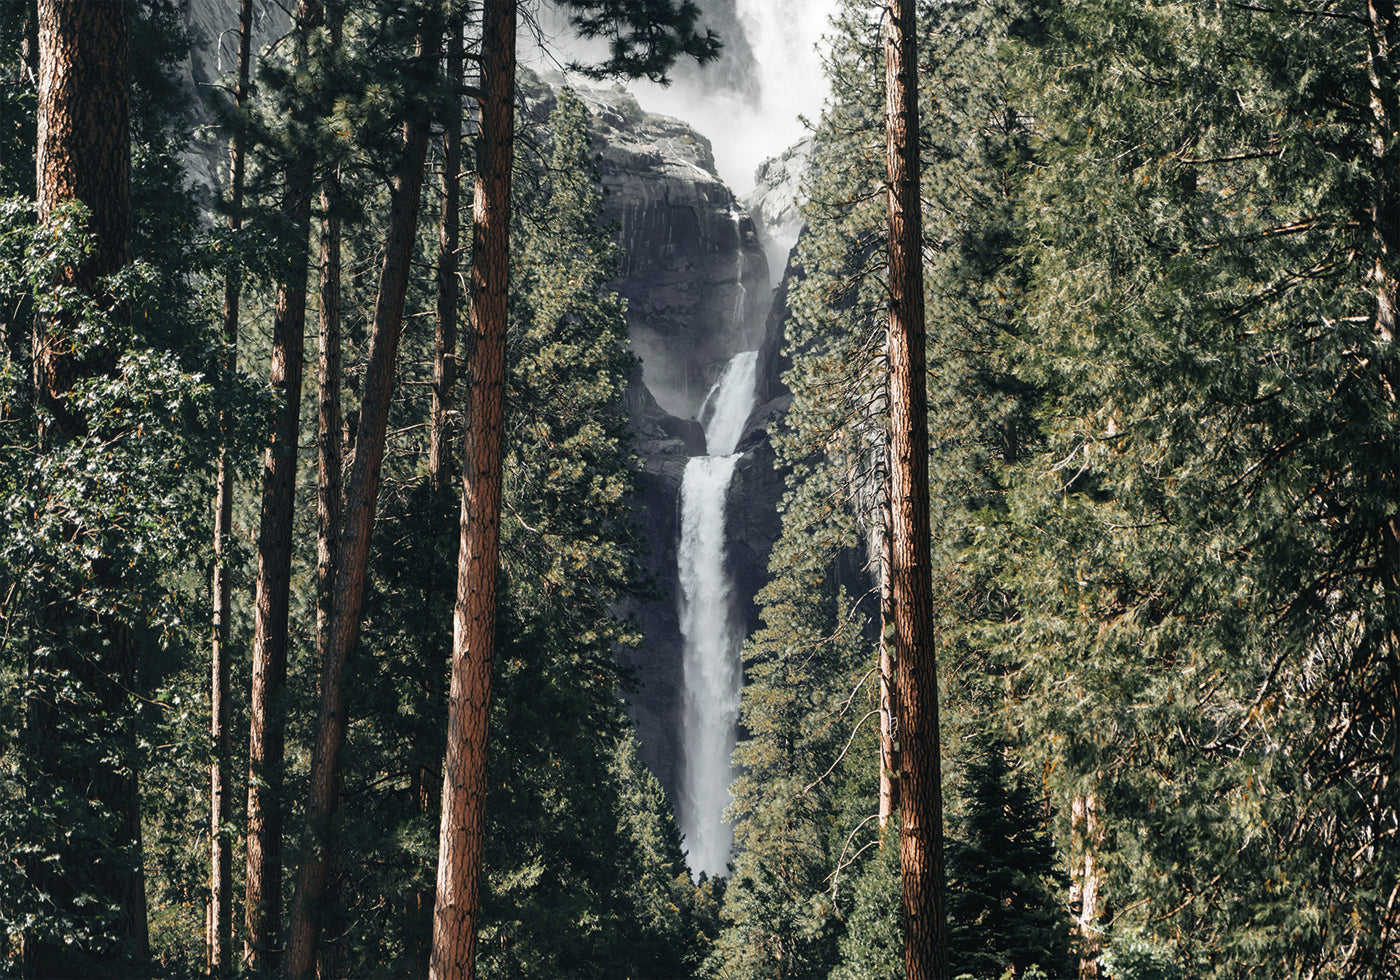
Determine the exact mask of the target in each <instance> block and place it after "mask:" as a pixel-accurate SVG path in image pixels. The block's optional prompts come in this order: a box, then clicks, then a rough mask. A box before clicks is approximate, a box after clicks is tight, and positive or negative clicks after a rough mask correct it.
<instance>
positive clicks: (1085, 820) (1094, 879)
mask: <svg viewBox="0 0 1400 980" xmlns="http://www.w3.org/2000/svg"><path fill="white" fill-rule="evenodd" d="M1069 819H1070V861H1071V866H1070V890H1069V905H1070V911H1071V914H1072V915H1073V916H1074V923H1073V932H1074V939H1075V952H1076V954H1077V956H1078V957H1079V969H1078V975H1079V980H1097V978H1098V977H1099V954H1100V953H1101V952H1102V951H1103V928H1102V922H1101V919H1102V910H1101V909H1100V908H1099V879H1100V877H1101V875H1100V872H1099V865H1098V849H1099V845H1100V843H1101V842H1102V840H1103V831H1102V830H1100V829H1099V814H1098V800H1097V798H1096V797H1095V795H1094V794H1093V793H1092V792H1088V793H1082V794H1081V793H1076V794H1075V795H1074V796H1073V798H1071V800H1070V818H1069ZM1076 906H1077V908H1076Z"/></svg>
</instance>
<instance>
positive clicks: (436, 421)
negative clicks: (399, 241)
mask: <svg viewBox="0 0 1400 980" xmlns="http://www.w3.org/2000/svg"><path fill="white" fill-rule="evenodd" d="M462 60H463V51H462V23H461V21H460V20H454V21H453V22H452V23H451V24H449V25H448V32H447V87H448V89H449V90H450V91H451V93H452V98H451V101H450V102H449V104H448V108H447V116H446V118H445V119H443V123H442V125H443V136H442V144H443V159H442V217H441V220H440V222H439V224H438V267H437V316H436V320H435V321H434V329H433V407H432V413H433V414H432V424H431V427H430V429H429V436H428V439H429V442H428V475H429V478H430V479H431V480H432V484H433V487H434V489H441V488H442V487H444V486H445V485H447V483H448V481H450V480H451V478H452V427H451V424H450V422H449V418H450V416H451V413H452V407H453V395H454V391H453V389H454V387H455V386H456V383H457V308H458V305H459V303H458V297H459V295H460V290H459V289H458V288H457V248H458V242H459V238H460V235H459V231H458V229H459V227H460V223H461V222H460V218H459V215H460V212H461V187H462V96H461V95H460V92H461V88H462Z"/></svg>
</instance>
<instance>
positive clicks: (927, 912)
mask: <svg viewBox="0 0 1400 980" xmlns="http://www.w3.org/2000/svg"><path fill="white" fill-rule="evenodd" d="M885 17H886V23H885V127H886V137H887V156H886V163H887V168H888V179H889V193H888V200H889V233H890V240H889V264H890V273H889V276H890V312H889V358H890V382H889V384H890V507H891V518H892V520H891V532H892V533H891V551H890V571H891V574H890V582H891V587H892V596H891V603H892V609H893V612H894V648H895V649H894V656H895V677H896V687H897V689H898V697H899V705H898V710H899V719H898V740H899V745H898V750H899V770H900V771H899V814H900V841H899V855H900V872H901V879H902V886H903V887H902V904H903V913H904V967H905V975H906V976H907V977H908V980H947V978H948V975H949V974H948V940H947V923H946V921H945V918H944V874H943V793H942V774H941V763H940V748H939V730H938V664H937V660H936V657H935V653H934V642H933V640H934V638H933V579H932V569H931V566H930V550H931V548H930V527H929V490H928V391H927V380H926V377H925V361H924V281H923V221H922V214H921V210H920V208H921V205H920V198H919V103H918V62H917V58H916V55H917V48H916V43H915V42H916V35H915V29H914V0H889V3H888V5H887V7H886V11H885Z"/></svg>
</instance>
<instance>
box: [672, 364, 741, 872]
mask: <svg viewBox="0 0 1400 980" xmlns="http://www.w3.org/2000/svg"><path fill="white" fill-rule="evenodd" d="M757 364H758V352H757V351H747V352H745V353H742V354H736V355H735V356H734V357H733V358H731V359H730V361H729V363H728V364H727V365H726V366H725V369H724V373H723V374H722V375H720V379H719V380H718V381H717V382H715V385H714V387H712V388H711V389H710V393H709V394H708V395H707V396H706V398H705V402H704V404H703V405H701V407H700V421H701V423H702V424H703V425H704V426H705V448H706V449H707V450H709V455H708V456H696V457H693V458H692V459H691V460H690V461H689V462H688V463H687V464H686V467H685V477H684V480H683V482H682V484H681V540H680V550H679V558H678V561H679V571H680V580H681V600H680V620H681V635H682V636H683V637H684V639H685V654H684V660H683V671H684V674H683V687H684V705H683V709H682V714H681V726H682V735H683V739H682V744H683V748H682V760H681V793H680V800H679V805H678V807H677V814H676V817H677V820H678V822H679V823H680V828H681V833H683V834H684V835H685V842H686V850H687V860H688V861H689V864H690V870H691V873H692V874H694V875H697V876H698V875H699V874H700V873H701V872H704V873H705V874H707V875H715V874H724V873H725V871H726V868H727V866H728V864H729V854H730V850H731V849H732V847H733V845H734V830H733V828H732V827H730V826H729V824H727V823H725V821H724V808H725V806H727V805H728V803H729V784H730V783H731V782H732V781H733V778H734V770H733V764H732V762H731V757H732V756H733V754H734V746H735V743H736V741H737V738H738V723H739V698H740V692H741V689H742V685H743V670H742V668H741V665H740V662H739V649H740V646H741V644H742V643H743V639H744V638H743V636H742V634H741V633H740V631H739V630H737V629H736V628H735V625H734V615H733V609H732V597H731V591H732V589H731V587H730V581H729V573H728V571H727V570H726V568H725V548H724V517H725V513H724V511H725V501H726V498H727V497H728V495H729V483H730V481H731V480H732V479H733V477H734V468H735V467H736V466H737V465H738V463H739V460H740V458H741V457H742V453H736V452H735V451H734V450H735V448H736V447H737V446H738V443H739V437H740V436H741V435H743V431H744V423H745V421H747V419H748V417H749V413H750V412H752V411H753V405H754V399H755V377H756V370H757Z"/></svg>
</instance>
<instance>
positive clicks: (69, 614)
mask: <svg viewBox="0 0 1400 980" xmlns="http://www.w3.org/2000/svg"><path fill="white" fill-rule="evenodd" d="M33 22H34V27H35V35H34V48H33V51H34V55H35V57H36V58H37V62H36V65H35V67H36V69H37V79H38V119H37V136H38V148H37V158H36V163H35V185H36V189H37V195H38V212H39V220H40V222H41V223H44V222H47V221H49V220H50V219H51V218H52V216H53V214H54V211H55V209H56V208H58V207H60V206H61V205H64V204H66V203H69V202H72V201H77V202H80V203H81V204H83V205H85V206H86V208H87V209H88V223H87V227H86V231H87V232H88V234H89V240H90V243H91V247H92V250H91V252H90V253H89V254H88V255H86V256H85V257H84V259H83V261H82V263H81V264H80V265H77V266H72V267H69V268H68V269H66V270H65V271H64V272H63V273H62V274H61V276H60V279H61V284H62V285H65V286H70V287H76V288H78V289H80V290H82V291H84V292H87V293H88V294H89V295H92V296H94V297H95V298H96V299H97V300H98V302H99V303H104V304H108V305H110V303H111V298H110V297H109V296H106V295H104V294H103V292H102V287H101V278H102V277H103V276H105V275H108V274H109V273H112V272H115V271H117V270H118V269H120V267H121V266H122V265H124V264H125V263H126V261H127V258H128V239H129V235H130V226H131V192H130V183H131V179H130V175H131V166H130V132H129V113H130V97H129V93H128V80H129V71H128V62H127V23H126V9H125V5H124V4H96V3H86V2H83V0H41V2H40V3H39V4H38V5H37V7H36V8H35V10H34V17H33ZM75 325H76V324H75V320H74V318H73V317H71V316H69V315H68V314H67V313H65V312H62V311H61V312H59V313H58V314H57V315H55V316H54V317H53V318H52V319H44V318H41V319H36V321H35V323H34V335H33V340H34V347H33V352H34V387H35V399H36V402H37V404H38V405H39V407H40V408H41V409H44V410H45V411H46V412H48V413H50V414H49V415H48V421H47V422H45V423H43V424H41V429H40V433H39V435H40V439H41V442H42V443H45V444H54V443H59V442H63V441H66V440H69V439H72V438H76V437H79V436H81V435H82V434H83V433H84V432H85V431H86V428H87V424H86V419H85V418H84V417H83V414H82V410H81V409H80V408H75V407H74V406H72V405H70V404H69V401H68V398H69V395H70V394H71V390H72V387H73V385H74V383H75V382H77V381H78V380H80V379H82V378H86V377H92V376H95V375H99V374H102V373H105V372H107V371H110V370H111V369H112V367H113V366H114V364H115V355H116V352H115V351H112V350H103V351H101V352H100V353H98V354H87V353H78V352H76V351H75V350H74V345H73V336H72V331H73V328H74V327H75ZM74 533H78V531H77V529H74ZM92 575H93V578H94V579H95V580H96V582H97V584H98V585H99V586H100V587H101V586H106V587H111V586H112V584H113V583H114V582H116V581H117V575H116V572H115V570H114V569H113V568H112V567H111V563H110V561H108V560H106V559H104V558H102V557H100V556H99V557H97V558H96V559H95V560H94V561H93V568H92ZM40 607H41V609H42V610H43V611H42V612H41V614H40V617H41V622H40V623H39V626H40V627H41V629H47V630H48V631H49V632H51V633H52V634H53V635H54V636H55V637H63V636H65V635H67V634H70V631H72V630H73V629H74V628H75V627H76V626H77V625H78V624H79V623H82V624H84V625H85V626H87V627H88V628H89V629H90V630H91V633H89V634H88V635H87V636H85V637H84V638H83V640H81V641H79V643H80V644H81V646H79V645H78V644H75V643H74V642H73V641H71V640H60V641H59V642H57V643H55V645H54V646H53V648H51V649H50V650H48V651H45V652H44V653H42V654H40V653H37V652H36V653H35V654H33V655H32V656H31V659H30V663H29V669H30V677H29V682H30V688H31V693H30V694H29V696H28V699H27V701H26V709H27V717H26V741H27V742H28V745H29V748H30V749H31V751H32V756H31V768H30V771H27V772H26V773H24V776H25V778H26V779H27V780H33V781H34V782H35V783H36V784H37V785H40V786H43V785H47V786H48V787H49V790H48V791H49V792H52V791H53V790H54V789H56V788H57V786H63V787H65V791H64V793H63V794H62V795H64V796H66V797H68V798H69V799H70V800H72V801H75V802H74V803H73V804H72V805H71V806H69V807H68V808H67V809H66V810H65V811H63V818H65V819H67V822H66V823H65V825H64V826H61V827H58V828H55V831H56V834H55V838H54V839H52V840H49V841H46V842H44V845H45V848H46V849H47V850H48V851H49V852H50V853H53V854H55V856H56V857H57V861H56V862H55V861H27V862H26V864H25V871H26V876H27V877H28V879H29V884H30V885H31V886H32V887H34V888H36V889H37V890H38V891H39V892H41V893H42V894H43V898H42V900H40V899H38V898H37V897H36V898H35V899H34V904H35V906H36V907H38V906H40V905H41V904H42V906H43V907H44V908H46V909H48V910H50V911H51V912H53V913H55V914H59V915H63V916H65V917H68V918H70V919H71V920H73V921H75V922H76V923H83V922H84V920H91V918H92V916H93V915H94V914H97V915H99V916H102V915H105V914H106V913H107V910H108V909H109V908H110V909H113V910H115V911H116V916H115V918H116V922H115V924H114V927H113V926H108V925H106V924H97V925H96V929H97V931H98V934H99V935H100V936H103V937H104V938H105V939H106V940H108V942H109V943H115V944H116V946H115V948H114V947H112V946H110V945H107V946H103V947H101V948H99V947H98V942H97V939H96V938H94V939H93V940H91V941H90V943H89V945H88V946H87V947H86V948H85V947H84V946H82V945H75V944H72V943H67V942H61V941H52V942H48V941H45V940H44V939H43V938H41V937H39V936H38V935H36V934H34V933H28V932H26V933H24V934H22V935H21V936H20V967H21V970H22V972H23V974H24V975H27V976H71V975H80V974H82V973H87V972H91V971H92V970H93V969H94V967H95V963H96V961H98V960H100V961H102V962H101V968H102V969H104V970H107V971H110V972H111V974H112V975H121V974H122V973H123V972H124V971H127V970H132V971H139V970H141V969H142V963H143V961H145V960H146V959H147V957H148V949H147V945H148V944H147V929H146V900H145V883H144V876H143V872H142V860H141V811H140V797H139V784H138V781H137V778H138V777H137V773H136V771H135V769H134V767H133V766H132V765H131V764H130V763H131V762H132V759H131V752H132V750H133V748H134V747H133V746H132V745H131V744H130V742H129V741H128V740H127V739H126V738H124V737H123V735H122V734H121V731H120V727H121V726H120V723H119V722H120V719H124V718H126V717H127V716H128V714H129V710H130V708H129V705H130V700H131V691H132V690H133V689H134V686H135V678H136V645H135V642H134V638H133V636H132V631H131V629H130V628H129V625H128V624H127V623H125V622H122V621H120V620H117V619H115V618H113V617H111V616H107V615H95V614H94V613H92V611H91V610H86V609H84V608H83V607H82V606H81V605H80V604H79V603H78V602H77V601H75V600H74V599H73V598H72V597H71V596H69V595H67V594H61V595H49V596H46V597H44V598H43V600H42V601H41V602H40ZM73 692H77V694H76V696H75V694H74V693H73ZM113 719H117V720H118V724H117V725H116V728H115V730H114V729H113ZM60 724H62V725H63V726H82V727H83V728H84V729H85V730H86V731H89V732H91V733H92V734H93V736H94V737H100V738H103V739H116V740H117V741H116V743H115V744H114V745H113V746H111V747H110V748H109V747H107V746H104V749H103V751H102V753H101V757H100V759H97V760H94V759H93V758H92V757H89V758H88V759H86V760H84V762H82V763H76V764H75V762H74V761H73V756H72V755H71V754H70V751H69V750H70V748H72V747H71V746H69V745H65V744H64V743H63V741H62V739H61V738H60V737H59V736H58V734H57V733H58V731H59V730H60ZM55 784H56V785H55ZM81 801H86V803H84V802H81ZM35 802H36V804H37V803H38V802H39V801H35ZM107 815H110V816H111V817H113V818H115V820H114V822H113V823H111V824H108V825H107V828H106V829H105V830H104V831H103V832H102V833H103V836H102V837H101V838H100V839H98V838H96V837H95V835H94V833H93V831H92V830H91V829H89V828H88V827H86V826H85V823H86V821H87V820H88V819H89V818H95V819H97V820H103V819H105V818H106V816H107ZM75 878H79V879H84V880H83V881H82V882H81V884H77V883H75ZM77 928H81V926H77Z"/></svg>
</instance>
